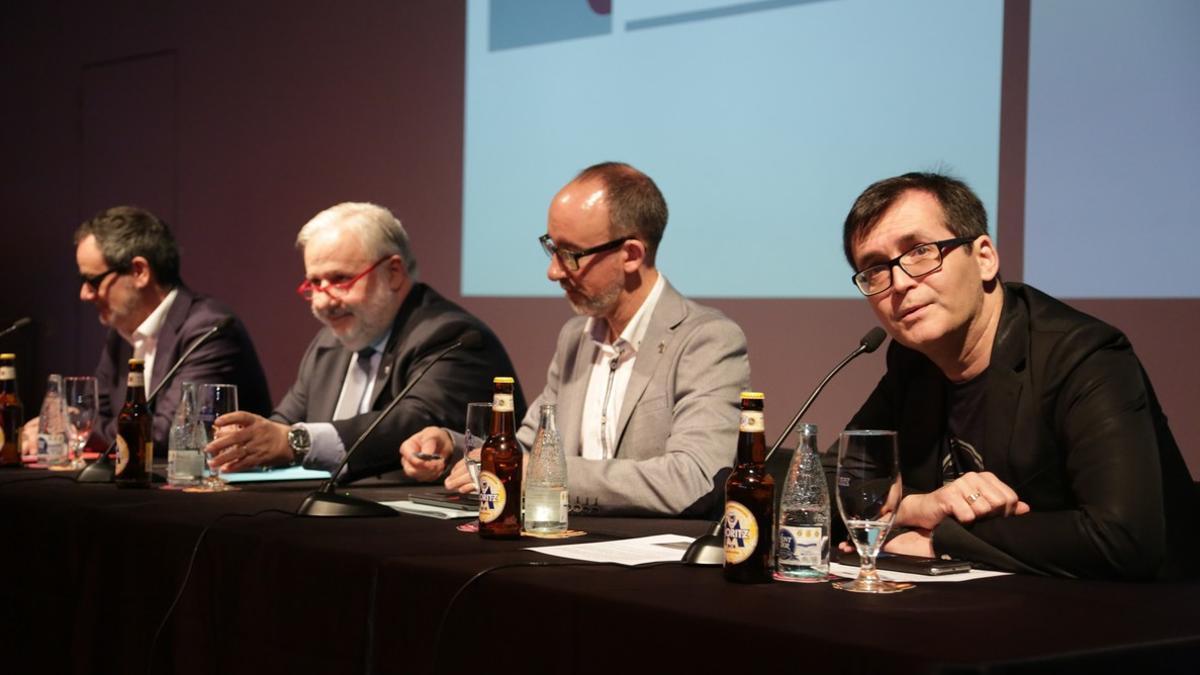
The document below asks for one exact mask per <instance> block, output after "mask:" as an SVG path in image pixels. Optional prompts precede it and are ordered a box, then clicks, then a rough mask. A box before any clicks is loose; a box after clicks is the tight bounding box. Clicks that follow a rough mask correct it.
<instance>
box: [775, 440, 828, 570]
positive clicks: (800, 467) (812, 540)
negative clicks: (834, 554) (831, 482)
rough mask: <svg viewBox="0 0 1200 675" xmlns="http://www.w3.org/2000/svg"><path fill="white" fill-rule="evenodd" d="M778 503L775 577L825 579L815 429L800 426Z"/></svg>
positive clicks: (822, 490)
mask: <svg viewBox="0 0 1200 675" xmlns="http://www.w3.org/2000/svg"><path fill="white" fill-rule="evenodd" d="M797 434H798V438H799V440H798V442H797V444H796V453H795V454H794V455H792V463H791V465H790V466H788V472H787V478H786V479H785V480H784V482H783V496H782V497H781V499H780V501H779V527H778V531H777V536H776V537H775V578H776V579H779V580H780V581H825V580H826V578H827V577H828V576H829V488H828V487H827V485H826V483H825V471H824V469H823V468H822V467H821V458H820V456H819V455H818V454H817V427H816V425H813V424H801V425H800V426H799V428H797Z"/></svg>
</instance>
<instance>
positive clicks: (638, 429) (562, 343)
mask: <svg viewBox="0 0 1200 675" xmlns="http://www.w3.org/2000/svg"><path fill="white" fill-rule="evenodd" d="M586 324H587V318H586V317H576V318H574V319H571V320H570V321H568V322H567V323H566V325H565V326H563V329H562V331H561V332H560V333H559V335H558V346H557V349H556V351H555V353H554V360H553V361H552V362H551V364H550V369H549V373H548V374H547V376H546V388H545V390H544V391H542V394H541V395H540V396H538V398H537V400H536V401H534V402H533V404H532V405H531V406H530V407H529V413H528V414H527V415H526V416H525V418H524V421H523V422H522V424H521V429H520V430H519V431H518V433H517V438H518V440H520V441H521V443H522V444H524V445H525V447H527V448H528V447H532V444H533V439H534V435H535V434H536V432H537V424H538V407H539V406H540V405H542V404H544V403H555V404H557V406H558V410H557V415H558V428H559V433H560V434H561V435H562V441H563V446H564V449H565V451H566V455H567V482H568V489H569V490H570V495H571V496H570V499H571V502H572V504H574V503H576V501H578V502H579V503H580V504H583V505H588V506H591V505H595V507H596V508H597V509H598V511H599V512H600V513H605V514H611V515H618V514H621V515H651V514H654V515H659V514H668V515H692V516H705V515H708V514H710V513H711V512H713V511H714V508H715V507H717V506H718V505H719V504H720V502H721V501H722V500H723V498H724V493H723V488H724V476H725V473H726V472H724V471H722V470H723V469H727V468H729V467H731V466H732V465H733V460H734V457H735V455H736V451H737V433H738V431H737V430H738V409H739V399H738V394H739V393H740V392H741V391H743V390H745V389H746V387H747V386H748V385H749V383H750V361H749V358H748V357H747V354H746V336H745V335H744V334H743V333H742V329H741V328H739V327H738V325H737V324H736V323H734V322H733V321H731V320H729V319H728V318H727V317H725V315H723V314H721V313H720V312H718V311H717V310H715V309H711V308H709V307H704V306H702V305H698V304H696V303H694V302H692V301H690V300H687V299H685V298H684V297H683V296H682V295H680V294H679V292H678V291H676V290H675V289H674V288H673V287H672V286H671V285H670V284H669V283H668V284H666V286H665V287H664V288H663V293H662V296H661V297H660V298H659V301H658V305H657V306H656V307H655V309H654V314H653V315H652V316H651V318H650V325H649V327H648V329H647V330H646V334H645V337H644V338H643V339H642V344H641V348H640V349H639V350H638V354H637V359H636V360H635V361H634V365H633V373H632V375H631V377H630V380H629V388H628V389H627V390H626V393H625V400H624V402H623V403H622V404H621V415H620V419H619V420H618V423H617V424H618V426H617V448H616V453H615V456H614V458H613V459H611V460H607V461H595V460H587V459H583V458H582V457H580V430H581V429H582V425H583V419H582V417H583V403H584V396H585V394H586V392H587V385H588V377H589V375H590V371H591V367H592V361H593V359H594V357H595V350H596V346H595V344H594V343H593V342H592V341H591V339H590V338H589V337H588V335H587V333H586V332H585V326H586Z"/></svg>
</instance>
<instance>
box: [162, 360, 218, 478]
mask: <svg viewBox="0 0 1200 675" xmlns="http://www.w3.org/2000/svg"><path fill="white" fill-rule="evenodd" d="M198 401H199V399H198V398H197V394H196V383H195V382H184V383H183V388H182V390H181V391H180V394H179V407H178V408H176V409H175V419H174V421H173V422H172V424H171V438H170V441H169V445H168V446H167V448H168V449H167V483H169V484H170V485H172V486H175V487H188V486H191V485H199V484H200V482H201V481H202V480H203V479H204V446H205V445H207V444H208V435H207V434H205V433H204V424H203V423H202V422H201V421H200V406H199V403H198Z"/></svg>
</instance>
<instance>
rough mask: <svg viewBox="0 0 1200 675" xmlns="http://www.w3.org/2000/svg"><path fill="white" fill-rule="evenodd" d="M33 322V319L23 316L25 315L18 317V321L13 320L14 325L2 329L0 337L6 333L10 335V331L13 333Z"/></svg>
mask: <svg viewBox="0 0 1200 675" xmlns="http://www.w3.org/2000/svg"><path fill="white" fill-rule="evenodd" d="M31 323H33V319H30V318H29V317H27V316H23V317H21V318H19V319H17V320H16V321H14V322H12V325H11V326H9V327H8V328H5V329H4V330H0V337H4V336H5V335H8V334H9V333H11V332H13V331H17V330H20V329H22V328H24V327H25V326H28V325H29V324H31Z"/></svg>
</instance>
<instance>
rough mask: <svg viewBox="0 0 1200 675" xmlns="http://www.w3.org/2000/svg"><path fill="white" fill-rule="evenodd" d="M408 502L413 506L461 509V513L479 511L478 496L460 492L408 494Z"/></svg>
mask: <svg viewBox="0 0 1200 675" xmlns="http://www.w3.org/2000/svg"><path fill="white" fill-rule="evenodd" d="M408 499H409V501H411V502H413V503H414V504H428V505H430V506H441V507H443V508H447V509H462V510H463V511H478V510H479V494H478V493H475V492H469V493H467V494H462V493H460V492H450V491H443V492H424V493H412V492H410V493H409V494H408Z"/></svg>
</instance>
